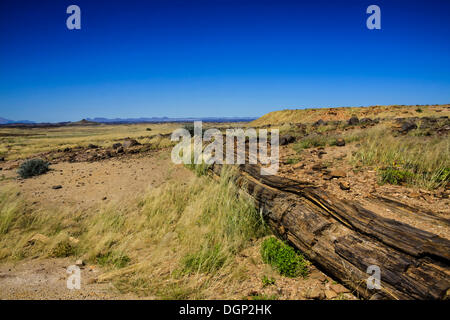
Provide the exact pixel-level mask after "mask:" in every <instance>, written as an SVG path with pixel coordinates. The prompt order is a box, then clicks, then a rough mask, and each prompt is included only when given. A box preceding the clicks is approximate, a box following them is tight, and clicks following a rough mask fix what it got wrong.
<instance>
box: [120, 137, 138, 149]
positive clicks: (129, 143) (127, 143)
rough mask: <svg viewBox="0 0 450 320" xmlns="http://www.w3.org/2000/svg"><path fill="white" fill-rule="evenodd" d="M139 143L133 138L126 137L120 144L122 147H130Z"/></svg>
mask: <svg viewBox="0 0 450 320" xmlns="http://www.w3.org/2000/svg"><path fill="white" fill-rule="evenodd" d="M139 145H141V144H140V143H139V142H137V141H136V140H134V139H126V140H125V141H124V142H123V144H122V146H123V147H124V148H130V147H134V146H139Z"/></svg>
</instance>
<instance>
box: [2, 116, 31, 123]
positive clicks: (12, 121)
mask: <svg viewBox="0 0 450 320" xmlns="http://www.w3.org/2000/svg"><path fill="white" fill-rule="evenodd" d="M14 123H24V124H31V123H35V122H34V121H29V120H18V121H15V120H9V119H5V118H2V117H0V124H14Z"/></svg>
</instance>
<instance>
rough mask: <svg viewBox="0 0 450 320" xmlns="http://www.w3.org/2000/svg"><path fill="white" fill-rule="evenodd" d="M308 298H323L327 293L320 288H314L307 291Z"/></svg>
mask: <svg viewBox="0 0 450 320" xmlns="http://www.w3.org/2000/svg"><path fill="white" fill-rule="evenodd" d="M306 298H308V299H315V300H322V299H323V298H325V294H324V293H323V291H322V290H321V289H320V288H317V287H316V288H313V289H311V290H309V291H308V292H307V293H306Z"/></svg>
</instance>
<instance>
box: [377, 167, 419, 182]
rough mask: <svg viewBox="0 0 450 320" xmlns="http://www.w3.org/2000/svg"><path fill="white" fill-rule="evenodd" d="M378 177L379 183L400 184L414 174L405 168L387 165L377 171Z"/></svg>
mask: <svg viewBox="0 0 450 320" xmlns="http://www.w3.org/2000/svg"><path fill="white" fill-rule="evenodd" d="M378 174H379V177H380V183H381V184H384V183H389V184H397V185H400V184H402V183H407V182H409V181H411V180H413V178H414V174H413V173H412V172H409V171H407V170H403V169H401V168H396V167H387V168H384V169H380V170H379V171H378Z"/></svg>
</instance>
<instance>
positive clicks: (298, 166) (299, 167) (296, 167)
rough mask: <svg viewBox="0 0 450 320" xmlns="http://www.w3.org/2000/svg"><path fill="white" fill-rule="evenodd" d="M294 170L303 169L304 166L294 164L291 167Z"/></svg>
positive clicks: (302, 164) (300, 163)
mask: <svg viewBox="0 0 450 320" xmlns="http://www.w3.org/2000/svg"><path fill="white" fill-rule="evenodd" d="M292 167H293V168H294V169H303V168H304V167H305V164H304V163H302V162H299V163H296V164H294V165H293V166H292Z"/></svg>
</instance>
